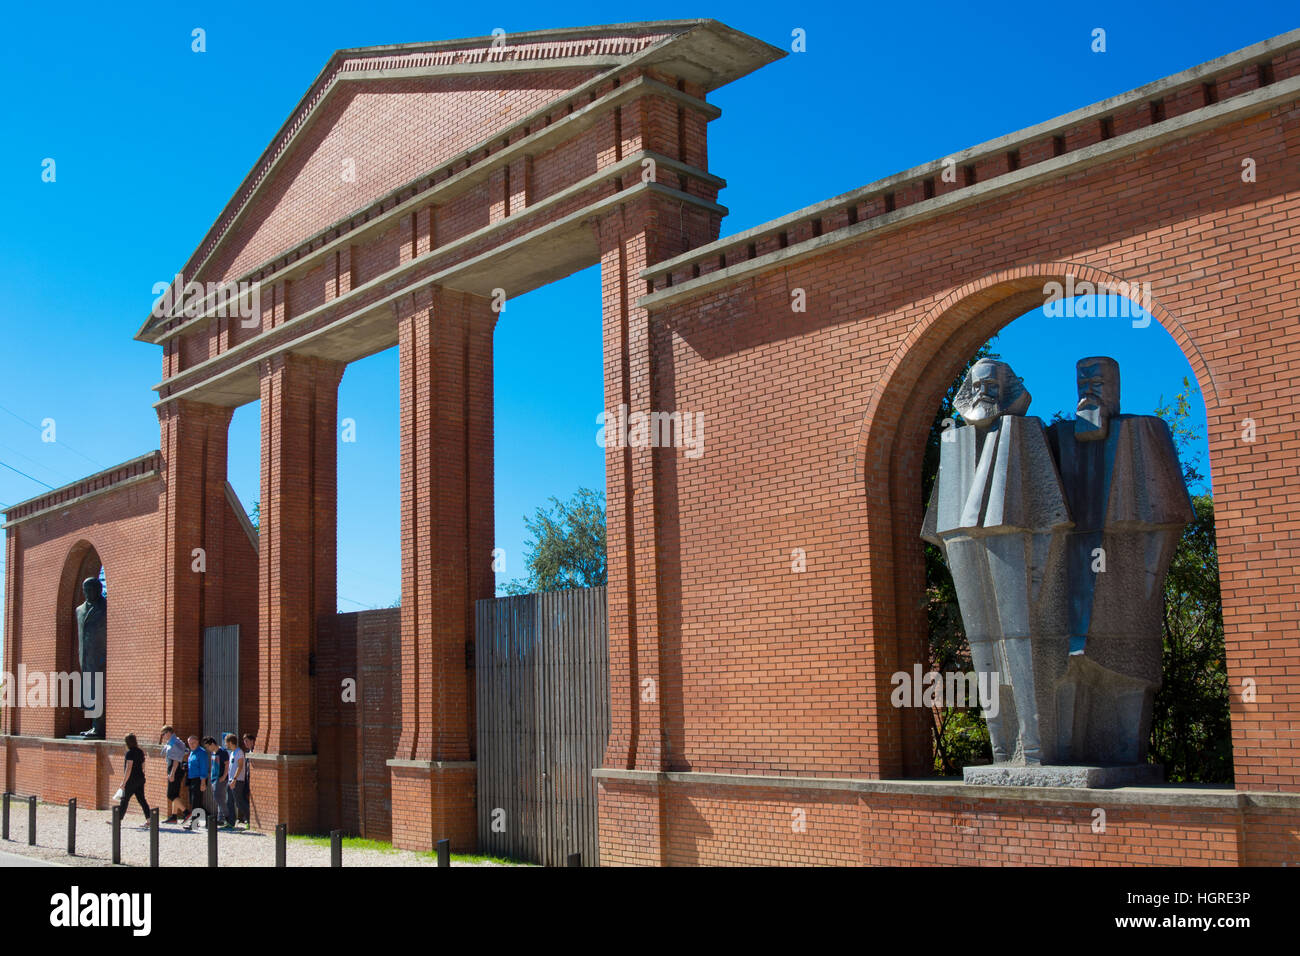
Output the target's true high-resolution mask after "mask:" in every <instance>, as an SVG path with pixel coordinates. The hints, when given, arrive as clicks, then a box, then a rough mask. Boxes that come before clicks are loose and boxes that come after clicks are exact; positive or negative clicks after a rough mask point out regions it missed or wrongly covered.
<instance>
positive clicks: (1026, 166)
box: [638, 30, 1300, 311]
mask: <svg viewBox="0 0 1300 956" xmlns="http://www.w3.org/2000/svg"><path fill="white" fill-rule="evenodd" d="M1297 47H1300V30H1292V31H1290V32H1289V33H1284V34H1282V35H1281V36H1277V37H1273V38H1271V39H1269V40H1265V41H1263V42H1261V43H1257V44H1254V45H1253V46H1249V47H1246V48H1245V49H1242V50H1238V51H1236V52H1235V53H1230V54H1228V55H1226V56H1222V57H1219V58H1218V59H1215V60H1210V61H1209V62H1207V63H1203V64H1201V65H1199V66H1195V67H1192V68H1191V69H1188V70H1184V71H1182V72H1181V73H1176V74H1174V75H1172V76H1168V77H1165V78H1163V79H1161V80H1157V81H1155V82H1153V83H1149V84H1147V85H1145V86H1142V87H1139V88H1138V89H1135V90H1131V91H1129V92H1127V93H1123V94H1120V95H1119V96H1114V97H1111V98H1110V99H1106V100H1102V101H1101V102H1099V103H1095V104H1093V105H1091V106H1086V107H1083V108H1081V109H1078V110H1074V111H1073V112H1070V113H1066V114H1064V115H1063V116H1059V117H1056V118H1055V119H1052V120H1048V121H1046V122H1044V123H1039V124H1037V125H1036V126H1031V127H1029V128H1027V129H1023V130H1020V131H1018V132H1015V133H1011V134H1008V135H1006V136H1002V137H999V138H997V139H993V140H989V141H988V142H985V143H981V144H980V145H978V146H972V147H970V148H968V149H965V150H962V151H959V152H956V153H953V154H952V155H951V156H948V157H946V158H945V159H944V160H936V161H933V162H929V163H925V164H923V165H920V166H916V167H913V168H912V169H908V170H905V171H903V172H901V173H896V174H894V175H892V176H888V177H886V178H884V179H881V180H877V181H876V182H873V183H869V184H868V185H866V186H862V187H860V188H858V189H855V190H852V191H850V192H847V193H844V194H842V195H839V196H835V197H833V198H831V199H828V200H825V201H824V202H821V203H817V204H815V205H812V206H807V207H805V208H804V209H800V210H798V211H796V212H793V213H790V214H788V215H786V216H782V217H780V218H779V219H774V220H771V221H770V222H767V223H763V224H762V225H759V226H756V227H754V228H753V229H749V230H746V231H744V232H740V233H737V234H735V235H731V236H725V237H723V238H721V239H718V240H716V241H714V242H712V243H709V244H708V245H704V246H699V247H698V248H695V249H692V250H690V251H688V252H685V253H683V254H681V255H679V256H675V257H673V258H671V259H667V260H664V261H663V262H659V263H656V264H654V265H651V266H649V267H647V268H645V269H643V270H642V271H641V277H642V278H644V279H645V280H646V288H647V294H646V295H644V296H642V297H641V298H640V299H639V300H638V305H640V306H641V307H643V308H646V309H650V310H652V311H653V310H655V309H658V308H662V307H664V306H666V305H668V304H670V303H672V302H675V301H678V300H681V299H686V298H691V297H694V296H696V295H699V294H702V293H704V292H706V291H708V290H711V289H713V288H715V287H717V286H719V285H726V284H729V283H731V282H734V281H737V280H739V279H740V278H742V277H744V276H746V275H750V274H753V273H755V272H761V271H764V270H767V269H770V268H773V267H775V266H778V265H790V264H792V263H793V262H796V261H799V260H801V259H804V258H807V257H809V256H811V255H816V254H819V253H823V252H826V251H827V250H829V249H831V248H834V247H836V246H839V245H843V244H845V243H848V242H855V241H858V240H861V239H863V238H866V237H867V236H869V235H875V234H879V233H880V232H881V231H882V230H886V229H889V228H893V227H897V226H899V225H902V224H904V223H912V222H917V221H923V220H925V219H928V218H932V217H934V216H937V215H940V214H943V213H947V212H951V211H953V210H954V209H957V208H960V207H963V206H967V205H970V204H973V203H975V202H979V201H982V200H986V199H990V198H993V197H995V196H998V195H1001V194H1004V193H1007V192H1011V191H1015V190H1019V189H1023V188H1025V187H1027V186H1030V185H1033V184H1035V183H1038V182H1041V181H1043V180H1046V179H1049V178H1056V177H1059V176H1064V175H1068V174H1070V173H1074V172H1077V171H1080V170H1083V169H1086V168H1088V167H1090V166H1093V165H1096V164H1098V163H1101V162H1104V161H1107V160H1111V159H1114V158H1118V157H1122V156H1127V155H1132V154H1134V153H1137V152H1140V151H1143V150H1147V149H1151V148H1154V147H1156V146H1159V145H1161V144H1162V143H1165V142H1168V141H1171V140H1175V139H1179V138H1182V137H1186V136H1189V135H1191V134H1193V133H1196V132H1198V131H1200V130H1203V129H1209V128H1213V127H1215V126H1219V125H1222V124H1225V123H1228V122H1232V121H1234V120H1237V119H1240V118H1243V117H1247V116H1251V115H1255V114H1257V113H1259V112H1261V111H1263V110H1267V109H1270V108H1273V107H1275V106H1278V105H1281V104H1284V103H1286V102H1289V101H1293V100H1295V99H1297V98H1298V97H1300V75H1290V76H1286V77H1281V78H1279V77H1277V76H1276V73H1275V70H1274V67H1275V66H1276V65H1278V64H1284V65H1285V68H1286V69H1288V70H1291V71H1293V72H1294V62H1293V61H1294V58H1295V50H1296V48H1297ZM1249 70H1254V71H1255V77H1254V80H1253V82H1254V83H1255V84H1256V85H1255V86H1254V87H1253V88H1251V89H1248V90H1245V91H1242V92H1237V93H1229V94H1228V95H1226V96H1225V97H1224V98H1223V99H1222V100H1220V99H1219V98H1218V96H1219V94H1218V93H1217V90H1218V89H1219V85H1220V84H1223V85H1224V86H1225V87H1229V86H1230V85H1231V84H1233V83H1236V82H1240V81H1241V80H1242V76H1243V75H1244V73H1245V72H1246V71H1249ZM1198 88H1199V90H1200V97H1201V99H1202V104H1201V105H1193V106H1190V107H1189V108H1186V109H1182V110H1181V111H1179V112H1172V111H1171V113H1170V115H1166V114H1165V110H1166V106H1167V105H1175V106H1177V105H1178V104H1179V103H1181V101H1182V100H1185V99H1188V98H1189V97H1190V96H1192V95H1193V94H1196V93H1197V91H1198ZM1211 90H1214V91H1215V92H1211ZM1171 101H1172V102H1171ZM1117 117H1118V118H1121V119H1122V120H1123V121H1124V125H1127V126H1130V127H1132V128H1128V129H1124V128H1121V129H1116V124H1115V119H1116V118H1117ZM1084 126H1095V127H1096V132H1097V133H1098V135H1099V136H1100V139H1099V140H1098V141H1096V142H1091V143H1088V144H1086V145H1082V146H1075V147H1074V148H1071V147H1070V144H1069V143H1068V142H1067V136H1066V135H1065V134H1066V133H1069V132H1073V131H1077V130H1079V129H1080V127H1084ZM1030 147H1033V149H1032V150H1031V148H1030ZM997 163H1002V164H1003V165H1004V166H1005V167H1006V168H1005V170H1004V171H1000V172H998V171H995V172H992V174H991V175H988V177H987V178H985V177H984V176H980V177H976V176H975V175H974V171H975V169H976V166H977V164H984V165H986V166H987V165H990V164H997ZM949 165H950V168H952V169H953V170H955V171H960V172H961V178H962V181H961V182H954V183H952V185H951V186H948V185H946V184H945V185H942V186H940V185H939V183H940V182H941V177H942V173H943V172H944V170H945V168H946V167H947V166H949ZM840 222H845V223H846V224H844V225H840V224H839V223H840ZM828 223H833V224H832V225H830V226H829V228H828V225H827V224H828Z"/></svg>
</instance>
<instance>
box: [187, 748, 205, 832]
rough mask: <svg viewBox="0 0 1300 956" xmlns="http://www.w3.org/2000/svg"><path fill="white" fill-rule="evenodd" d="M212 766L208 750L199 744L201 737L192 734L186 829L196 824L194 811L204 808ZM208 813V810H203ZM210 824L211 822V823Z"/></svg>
mask: <svg viewBox="0 0 1300 956" xmlns="http://www.w3.org/2000/svg"><path fill="white" fill-rule="evenodd" d="M210 766H211V764H210V760H209V757H208V752H207V751H206V750H205V749H204V748H202V747H200V746H199V738H198V737H196V736H195V735H194V734H190V755H189V758H188V760H187V767H186V774H185V784H186V786H188V787H189V788H190V809H189V812H188V813H186V814H185V821H184V822H185V829H187V830H188V829H190V828H191V827H192V826H193V825H194V812H195V811H196V810H203V804H204V796H205V795H206V794H207V792H208V772H209V767H210ZM203 812H204V814H205V815H206V814H207V811H206V810H203ZM209 826H211V824H210V823H209Z"/></svg>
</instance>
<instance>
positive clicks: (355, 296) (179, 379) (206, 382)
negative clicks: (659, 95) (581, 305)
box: [154, 152, 727, 408]
mask: <svg viewBox="0 0 1300 956" xmlns="http://www.w3.org/2000/svg"><path fill="white" fill-rule="evenodd" d="M647 156H657V154H654V153H640V152H638V153H633V154H631V155H629V156H627V157H624V159H622V160H621V161H620V162H618V163H614V164H612V165H610V166H607V167H605V168H604V169H602V170H600V171H599V172H597V173H595V174H593V175H592V176H591V177H589V178H588V179H586V180H583V181H581V182H579V183H576V184H574V185H573V186H571V187H569V188H568V189H566V190H564V191H563V192H561V193H557V194H556V195H554V196H551V197H548V198H547V199H545V200H543V201H542V202H539V203H537V204H536V205H535V206H530V207H528V208H527V209H524V210H522V211H521V212H520V213H519V214H518V218H516V217H507V218H505V219H501V220H499V221H497V222H495V223H493V224H491V225H489V226H485V227H484V228H483V229H480V230H477V231H476V232H473V233H470V234H469V235H466V236H462V237H461V238H459V239H457V240H455V241H453V242H450V243H448V244H447V245H445V246H439V247H438V248H436V249H431V250H430V251H429V252H426V253H424V254H423V255H421V256H417V257H416V258H414V259H410V260H408V261H406V262H404V263H402V264H401V265H400V266H397V267H396V268H394V269H391V270H389V271H388V272H385V273H383V274H382V275H379V276H376V277H375V278H373V279H371V280H369V281H368V282H366V283H364V284H362V285H359V286H357V287H356V288H355V289H352V290H351V291H349V292H347V293H345V294H344V295H341V296H339V297H338V298H336V299H331V300H330V301H328V302H325V303H322V304H321V305H318V306H316V307H315V308H313V309H309V310H308V311H306V312H304V313H302V314H301V315H295V316H294V317H293V318H291V319H289V320H287V321H286V322H283V323H281V324H280V325H277V326H275V327H274V328H271V329H267V330H266V331H264V332H262V333H260V334H259V335H257V336H256V337H254V338H251V339H249V340H247V341H246V342H241V343H240V344H239V345H237V346H235V347H234V348H232V349H229V350H227V351H225V352H222V353H221V354H219V355H217V356H215V357H213V358H210V359H206V360H205V361H203V362H200V363H198V364H197V365H195V366H193V367H192V368H189V369H186V370H184V371H183V372H181V373H179V374H178V375H174V376H172V377H171V378H169V379H167V380H166V381H164V382H160V383H158V384H157V385H155V386H154V391H161V390H162V389H163V387H164V386H172V387H177V386H183V385H184V383H185V382H191V381H192V382H193V384H192V385H189V386H185V387H181V388H180V390H179V391H176V392H173V393H172V394H170V395H168V396H166V397H165V398H160V399H159V400H158V401H157V402H155V403H154V407H155V408H157V407H160V406H162V405H165V404H167V403H169V402H173V401H176V400H177V399H181V398H191V397H193V395H194V393H195V392H196V390H198V389H203V388H207V387H210V386H211V385H212V384H213V383H215V382H219V381H220V380H221V379H223V378H226V377H229V376H231V375H232V374H234V373H236V372H238V371H241V370H248V369H250V368H253V367H254V366H255V365H256V363H257V362H259V361H261V360H262V359H265V358H268V357H269V356H271V355H274V354H276V353H277V352H280V351H286V350H289V349H297V350H301V349H302V348H303V346H304V345H306V344H308V343H309V342H311V341H314V340H318V339H320V338H322V337H323V336H326V335H328V334H330V333H334V332H337V331H339V329H340V328H341V327H342V326H343V325H345V324H347V323H349V322H352V321H354V320H356V319H357V318H358V317H360V316H366V315H371V314H373V313H375V312H378V311H381V310H384V309H390V308H391V306H392V304H393V303H394V302H395V301H396V300H397V299H399V298H401V297H402V296H404V295H407V294H409V293H410V292H412V291H414V290H416V289H419V288H423V287H424V286H427V285H449V286H450V287H452V288H459V289H461V291H467V292H473V293H475V294H483V293H484V292H485V291H489V290H490V288H491V286H490V285H489V286H487V289H486V290H485V289H482V288H479V285H480V284H474V283H470V285H471V286H472V287H470V288H465V287H464V285H457V284H456V282H457V280H458V279H463V278H464V277H465V276H466V275H468V274H470V273H475V272H482V271H483V270H484V269H485V268H486V267H488V266H490V264H492V263H498V264H499V263H501V262H502V261H505V260H509V259H510V258H511V255H512V253H515V252H517V251H518V250H519V249H520V248H521V247H523V246H525V245H526V244H528V243H532V242H546V241H547V239H548V237H549V236H551V235H554V234H556V233H562V232H564V231H567V230H570V229H572V228H573V227H575V226H577V225H580V224H581V223H583V222H585V221H586V220H588V219H590V218H591V217H592V216H595V215H598V214H600V213H602V212H604V211H606V210H608V209H611V208H613V207H615V206H619V205H623V204H625V203H628V202H632V201H633V200H635V199H636V198H637V197H639V196H640V195H641V194H642V193H644V192H647V191H650V192H657V193H660V194H661V195H664V196H667V197H670V198H672V199H677V200H680V201H681V202H684V203H689V204H691V205H695V206H699V207H701V208H704V209H708V210H709V211H711V212H715V213H717V214H718V215H720V216H722V215H726V212H727V210H726V208H725V207H723V206H720V205H718V204H717V203H713V202H709V201H708V200H705V199H701V198H700V197H698V196H692V195H689V194H687V193H683V192H680V191H678V190H676V189H672V188H670V187H668V186H664V185H662V184H660V183H643V182H639V183H637V184H636V185H633V186H629V187H628V188H626V189H624V190H621V191H620V192H616V193H613V194H611V195H608V196H605V197H603V198H601V199H598V200H596V201H594V202H592V203H589V204H587V205H586V206H584V207H583V208H581V209H578V210H576V211H575V212H572V213H570V214H569V215H567V216H564V217H563V218H561V219H557V220H551V221H549V222H547V223H545V224H543V225H542V226H540V227H539V228H537V229H533V230H529V231H528V232H525V233H524V234H523V235H522V236H519V237H517V238H515V239H513V240H511V241H509V242H506V243H503V244H502V245H500V246H497V247H494V248H492V249H489V250H487V251H486V252H483V253H481V254H479V255H477V256H473V257H471V258H469V259H465V260H462V261H459V262H455V263H453V264H451V265H449V266H447V267H446V268H444V269H440V270H439V271H437V272H435V273H433V274H432V275H430V276H427V277H426V278H424V279H421V280H419V281H417V282H414V283H412V284H411V285H408V286H403V287H402V288H401V289H398V290H397V291H393V292H390V293H389V294H388V295H385V296H384V297H383V298H382V299H379V300H378V301H376V302H372V303H370V304H369V305H368V306H366V307H365V308H364V309H363V310H361V311H359V312H347V309H348V306H349V304H352V303H356V302H359V301H361V300H362V298H363V297H364V296H365V295H366V294H368V293H371V292H373V291H374V290H375V289H377V288H379V289H389V288H391V287H392V286H393V285H394V284H396V283H401V282H404V281H407V280H408V279H409V277H410V275H411V274H412V273H414V272H416V271H417V270H419V269H421V268H422V267H427V266H428V265H429V264H430V263H431V262H433V261H435V260H436V259H437V258H438V257H439V256H442V255H445V254H446V253H448V252H454V251H455V250H456V249H457V248H460V247H465V246H469V245H471V244H473V243H475V242H477V241H479V240H481V239H482V238H483V237H484V236H485V235H489V234H491V233H492V232H494V231H500V230H503V229H506V228H510V227H513V226H516V225H517V224H518V222H519V220H520V219H522V218H525V217H527V216H528V215H529V214H532V213H538V212H545V211H546V209H547V208H548V207H549V206H551V205H555V204H560V203H563V202H564V201H565V200H566V199H568V198H570V196H571V195H573V194H576V193H578V192H581V191H582V190H584V189H589V188H590V187H591V186H592V185H594V184H598V183H599V182H601V181H603V180H608V179H610V178H611V177H614V176H617V175H619V174H620V172H627V171H631V170H633V169H636V168H639V166H640V163H641V160H642V159H643V158H645V157H647ZM659 162H660V164H661V165H665V166H666V168H670V169H672V168H675V167H676V165H680V164H677V163H676V160H671V159H668V158H667V157H661V158H660V159H659ZM513 261H514V262H515V263H516V264H517V265H518V266H519V267H521V268H522V267H524V266H529V265H535V264H536V262H535V261H533V260H528V259H527V257H520V256H515V257H514V259H513ZM497 281H503V280H502V279H501V276H499V275H498V276H497ZM508 285H509V284H508V283H506V286H507V287H508ZM525 291H527V289H525V288H520V289H519V291H518V292H517V293H514V292H512V295H515V294H522V293H523V292H525ZM340 309H341V310H343V311H344V313H345V314H343V315H342V316H341V317H340V318H337V319H335V320H334V321H332V322H330V323H329V324H328V325H325V326H322V327H320V328H318V329H314V330H312V331H311V332H309V333H307V334H305V335H301V336H298V337H296V338H293V339H292V340H289V341H286V342H285V343H284V344H283V345H281V346H278V347H276V348H273V349H270V350H265V346H266V342H267V341H268V340H269V339H270V338H271V337H272V336H276V337H279V336H283V335H284V334H285V330H286V329H289V328H293V327H295V326H298V327H306V326H309V325H310V323H311V322H312V320H313V319H315V318H316V317H317V316H319V315H322V314H324V313H326V312H329V311H332V310H340ZM393 335H394V341H395V336H396V326H394V330H393ZM391 344H392V343H391V342H389V343H386V344H383V345H382V346H381V347H382V348H387V347H389V345H391ZM379 350H380V348H376V349H375V351H379ZM239 356H244V358H243V360H242V361H239V362H238V363H237V364H236V365H234V366H232V367H231V368H228V369H225V370H223V371H222V372H220V373H218V374H215V375H214V374H212V373H213V370H214V369H215V368H217V367H219V366H220V365H222V364H224V363H226V362H229V361H231V360H232V358H238V357H239ZM248 400H250V401H251V400H252V399H251V398H249V399H248Z"/></svg>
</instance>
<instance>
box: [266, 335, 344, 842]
mask: <svg viewBox="0 0 1300 956" xmlns="http://www.w3.org/2000/svg"><path fill="white" fill-rule="evenodd" d="M343 368H344V366H343V365H342V364H340V363H338V362H329V361H325V360H322V359H315V358H308V357H304V356H300V355H294V354H292V353H281V354H279V355H276V356H273V357H271V358H268V359H265V360H263V361H262V362H261V364H260V368H259V373H260V376H261V396H262V502H261V522H260V528H259V539H260V544H259V551H258V573H259V588H258V590H259V594H260V614H259V621H258V643H259V654H258V666H259V668H260V675H259V681H258V693H259V708H258V709H259V727H258V747H259V751H260V752H259V754H258V756H257V760H256V762H255V770H254V773H253V776H252V781H253V783H252V796H253V802H254V808H255V813H254V822H255V823H256V824H257V825H258V826H263V827H265V826H270V825H273V824H275V823H287V824H289V828H290V829H291V830H294V831H299V832H301V831H309V830H311V829H313V828H314V827H315V822H316V811H317V795H316V758H315V753H316V695H315V692H314V690H315V689H314V686H313V684H314V679H313V673H312V669H313V666H314V661H315V653H316V646H317V634H318V631H319V630H320V629H321V628H332V627H333V626H334V616H335V613H336V610H337V603H338V598H337V561H336V554H337V548H338V542H337V537H338V535H337V517H336V515H337V508H338V477H337V475H338V435H337V431H338V385H339V380H340V379H341V378H342V375H343Z"/></svg>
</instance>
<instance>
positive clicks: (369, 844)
mask: <svg viewBox="0 0 1300 956" xmlns="http://www.w3.org/2000/svg"><path fill="white" fill-rule="evenodd" d="M288 838H289V839H290V840H294V841H295V842H297V843H303V844H306V845H307V846H326V847H327V846H329V845H330V838H329V834H320V833H290V834H288ZM343 849H345V850H377V851H378V852H380V853H396V852H398V851H397V850H396V849H395V848H394V847H393V845H392V844H391V843H385V842H384V841H383V840H368V839H366V838H365V837H355V836H345V837H344V838H343ZM419 855H420V856H423V857H428V858H430V859H437V857H438V851H437V850H423V851H419ZM451 858H452V860H453V861H454V862H456V863H495V864H497V865H498V866H532V865H533V864H531V863H529V862H527V861H525V860H514V859H510V858H509V857H504V856H489V855H487V854H485V853H453V854H452V855H451Z"/></svg>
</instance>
